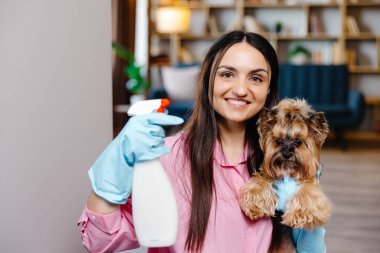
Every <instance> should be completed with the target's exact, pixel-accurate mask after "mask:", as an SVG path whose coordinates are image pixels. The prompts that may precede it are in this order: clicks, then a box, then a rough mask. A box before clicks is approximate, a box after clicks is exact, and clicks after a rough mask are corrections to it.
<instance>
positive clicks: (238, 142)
mask: <svg viewBox="0 0 380 253" xmlns="http://www.w3.org/2000/svg"><path fill="white" fill-rule="evenodd" d="M219 129H220V132H221V134H220V137H221V145H222V147H223V152H224V155H225V156H226V157H227V158H228V159H229V160H230V161H231V162H232V163H233V164H234V165H236V164H237V163H238V162H239V161H240V158H241V157H242V154H243V151H244V144H245V125H244V126H225V125H224V126H220V128H219Z"/></svg>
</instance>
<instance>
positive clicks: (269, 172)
mask: <svg viewBox="0 0 380 253" xmlns="http://www.w3.org/2000/svg"><path fill="white" fill-rule="evenodd" d="M257 124H258V132H259V137H260V146H261V148H262V150H263V152H264V161H263V164H262V167H261V169H260V171H259V172H257V173H255V174H254V175H253V176H252V178H251V179H250V181H249V182H247V183H246V184H245V185H244V186H243V187H242V189H241V192H240V205H241V208H242V210H243V211H244V212H245V214H246V215H247V216H248V217H249V218H250V219H253V220H256V219H259V218H262V217H276V215H275V210H276V207H277V198H276V195H275V192H274V190H273V188H272V185H273V183H274V181H275V180H276V179H281V178H282V177H284V176H285V175H290V176H291V177H293V178H295V179H296V180H297V181H298V182H299V183H300V187H299V189H298V190H297V192H296V193H295V194H294V195H293V196H292V197H291V198H290V199H289V200H288V201H287V203H286V208H285V213H284V214H283V215H282V217H280V220H281V218H282V222H281V223H282V224H284V225H286V226H288V228H281V227H279V228H278V225H280V226H281V224H279V222H280V221H278V219H277V218H272V220H273V223H274V235H273V236H272V246H271V252H283V253H284V252H294V246H289V244H290V243H291V242H292V240H291V229H290V228H304V229H314V228H316V227H319V226H322V225H324V224H325V223H326V222H327V219H328V217H329V216H330V210H331V203H330V201H329V200H328V198H327V197H326V195H325V194H324V193H323V192H322V190H321V189H320V186H319V183H318V178H317V170H318V168H319V167H320V151H321V148H322V144H323V143H324V141H325V139H326V137H327V134H328V131H329V130H328V124H327V121H326V119H325V117H324V116H323V113H322V112H316V111H314V110H313V109H311V107H310V106H309V105H308V104H307V103H306V102H305V101H304V100H299V99H284V100H282V101H281V102H280V103H279V104H278V105H277V106H275V107H273V108H272V109H263V111H262V113H261V115H260V117H259V120H258V123H257ZM280 215H281V214H280ZM277 217H278V214H277ZM276 221H277V223H278V224H275V223H276ZM276 229H277V230H276ZM276 231H277V232H278V233H283V231H286V232H285V234H286V236H285V237H286V238H287V239H285V240H283V241H281V239H280V238H277V239H276V238H275V237H276V235H275V234H276V233H275V232H276ZM281 231H282V232H281ZM289 231H290V232H289ZM282 238H284V237H282ZM279 240H280V241H279Z"/></svg>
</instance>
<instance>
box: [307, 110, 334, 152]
mask: <svg viewBox="0 0 380 253" xmlns="http://www.w3.org/2000/svg"><path fill="white" fill-rule="evenodd" d="M328 133H329V125H328V123H327V120H326V118H325V116H324V114H323V112H314V113H311V114H310V117H309V134H311V135H312V136H313V137H314V140H318V141H319V144H320V145H321V146H322V144H323V143H324V142H325V140H326V137H327V134H328Z"/></svg>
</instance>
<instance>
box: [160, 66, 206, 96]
mask: <svg viewBox="0 0 380 253" xmlns="http://www.w3.org/2000/svg"><path fill="white" fill-rule="evenodd" d="M161 71H162V81H163V86H164V88H165V90H166V92H167V93H168V96H169V98H170V100H171V101H173V102H177V101H186V102H191V101H194V98H195V93H196V89H197V82H198V76H199V72H200V66H199V65H195V66H190V67H163V68H162V70H161Z"/></svg>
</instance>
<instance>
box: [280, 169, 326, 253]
mask: <svg viewBox="0 0 380 253" xmlns="http://www.w3.org/2000/svg"><path fill="white" fill-rule="evenodd" d="M273 189H274V191H275V194H276V196H277V201H278V206H277V210H278V211H281V212H284V211H285V204H286V202H287V201H288V199H289V198H290V197H292V196H293V195H294V193H295V192H296V191H297V190H298V189H299V183H298V182H297V180H295V179H294V178H292V177H290V176H285V177H284V178H282V179H278V180H276V181H275V183H274V185H273ZM292 234H293V240H294V242H295V244H296V249H297V253H325V252H326V245H325V229H324V228H323V227H319V228H316V229H314V230H306V229H299V228H294V229H292Z"/></svg>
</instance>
